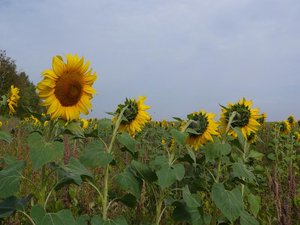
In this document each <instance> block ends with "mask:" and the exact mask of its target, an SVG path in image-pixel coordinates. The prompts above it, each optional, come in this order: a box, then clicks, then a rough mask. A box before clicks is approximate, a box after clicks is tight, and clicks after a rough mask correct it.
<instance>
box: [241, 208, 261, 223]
mask: <svg viewBox="0 0 300 225" xmlns="http://www.w3.org/2000/svg"><path fill="white" fill-rule="evenodd" d="M240 223H241V225H259V223H258V221H257V220H256V219H255V218H254V217H253V216H251V215H250V214H249V213H248V212H246V211H242V213H241V220H240Z"/></svg>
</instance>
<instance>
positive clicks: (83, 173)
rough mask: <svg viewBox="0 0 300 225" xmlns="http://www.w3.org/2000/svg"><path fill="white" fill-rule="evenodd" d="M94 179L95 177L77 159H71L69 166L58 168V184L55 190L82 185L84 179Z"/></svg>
mask: <svg viewBox="0 0 300 225" xmlns="http://www.w3.org/2000/svg"><path fill="white" fill-rule="evenodd" d="M86 178H89V179H92V178H93V175H92V174H91V173H90V172H89V171H88V170H87V169H86V168H85V167H84V166H83V165H82V164H81V163H80V162H79V161H78V160H77V159H75V158H73V157H72V158H71V159H70V162H69V164H68V165H67V166H64V165H63V166H60V167H59V168H58V183H57V184H56V186H55V190H59V189H60V188H62V187H64V186H65V185H68V184H76V185H81V184H82V182H83V181H84V179H86Z"/></svg>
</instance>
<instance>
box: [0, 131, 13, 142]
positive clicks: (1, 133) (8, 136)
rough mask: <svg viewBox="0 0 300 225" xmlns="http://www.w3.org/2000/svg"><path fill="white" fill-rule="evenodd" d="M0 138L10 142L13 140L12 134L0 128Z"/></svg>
mask: <svg viewBox="0 0 300 225" xmlns="http://www.w3.org/2000/svg"><path fill="white" fill-rule="evenodd" d="M0 140H2V141H5V142H7V143H9V144H10V143H11V141H12V137H11V134H10V133H7V132H5V131H2V130H0Z"/></svg>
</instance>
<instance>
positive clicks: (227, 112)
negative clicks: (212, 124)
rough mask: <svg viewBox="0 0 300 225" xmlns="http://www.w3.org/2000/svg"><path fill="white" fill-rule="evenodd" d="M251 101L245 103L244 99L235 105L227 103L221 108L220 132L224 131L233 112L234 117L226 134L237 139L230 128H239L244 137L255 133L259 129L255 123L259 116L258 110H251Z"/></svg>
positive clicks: (258, 125)
mask: <svg viewBox="0 0 300 225" xmlns="http://www.w3.org/2000/svg"><path fill="white" fill-rule="evenodd" d="M251 106H252V101H247V100H246V99H245V98H243V99H241V100H239V101H238V102H237V103H234V104H231V103H229V104H228V106H227V107H224V106H223V107H222V114H221V118H220V120H221V125H222V130H223V131H224V130H226V127H227V125H228V122H229V118H230V117H231V115H232V113H233V112H236V116H235V117H234V118H233V121H232V123H231V124H230V129H229V131H228V133H229V134H230V135H232V136H233V137H235V138H237V133H236V132H235V131H234V129H232V128H236V127H238V128H240V129H241V131H242V133H243V135H244V137H245V138H247V136H250V135H251V132H252V133H256V132H257V130H258V128H259V127H260V124H259V122H258V121H257V120H258V119H259V118H260V117H261V115H259V109H252V108H251Z"/></svg>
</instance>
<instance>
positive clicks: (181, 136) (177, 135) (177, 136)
mask: <svg viewBox="0 0 300 225" xmlns="http://www.w3.org/2000/svg"><path fill="white" fill-rule="evenodd" d="M170 133H171V135H172V137H173V138H174V140H175V141H176V143H178V144H180V145H183V146H184V145H185V140H186V138H187V136H188V134H187V133H183V132H180V131H179V130H176V129H174V128H172V129H171V131H170Z"/></svg>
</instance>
